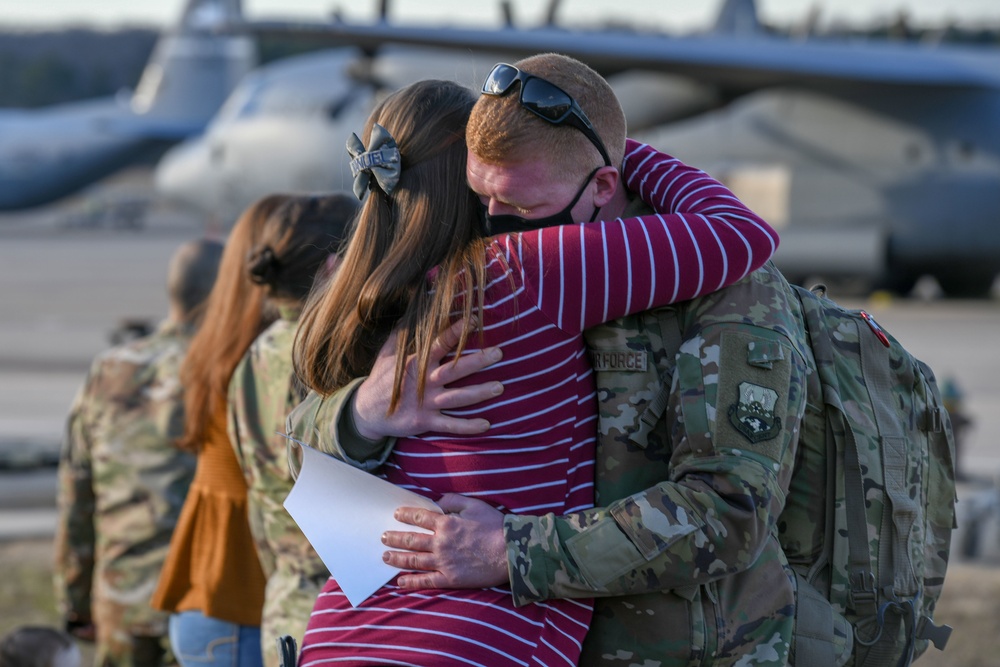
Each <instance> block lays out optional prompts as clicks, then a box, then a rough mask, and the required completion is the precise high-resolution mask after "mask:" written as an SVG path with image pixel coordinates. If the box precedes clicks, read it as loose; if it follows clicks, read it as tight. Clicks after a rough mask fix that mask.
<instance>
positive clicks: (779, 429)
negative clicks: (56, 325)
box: [289, 56, 810, 667]
mask: <svg viewBox="0 0 1000 667" xmlns="http://www.w3.org/2000/svg"><path fill="white" fill-rule="evenodd" d="M518 67H519V68H520V69H521V70H522V71H528V72H531V73H532V74H538V75H541V76H544V77H545V78H546V79H548V80H550V81H553V82H555V83H556V84H557V85H559V86H560V87H562V88H564V89H565V90H567V91H569V92H571V93H573V92H574V82H573V79H572V77H573V76H574V75H577V74H578V73H579V68H580V67H581V65H580V64H579V63H576V62H575V61H571V59H566V58H553V57H551V56H542V57H540V58H539V57H535V58H531V59H528V60H526V61H522V62H521V63H518ZM523 84H524V81H523V80H522V83H521V85H523ZM519 102H520V100H519V99H518V96H517V95H516V94H510V95H506V96H499V97H496V96H483V97H482V98H481V99H480V102H479V103H477V106H476V109H475V110H474V111H473V118H472V120H471V121H470V125H469V137H468V139H469V144H470V150H471V151H472V152H473V153H476V152H477V151H478V150H479V149H481V148H482V147H483V146H484V145H486V147H487V150H488V149H489V148H490V147H491V146H495V144H496V140H495V139H494V137H505V138H506V141H507V142H508V143H510V139H509V137H511V136H517V137H519V139H518V141H525V142H530V141H531V139H530V132H528V131H527V130H526V131H525V133H524V134H518V133H516V132H514V131H512V130H511V128H510V126H509V125H503V123H504V122H505V117H506V118H511V117H513V116H515V115H521V116H527V115H526V114H524V112H523V111H522V110H521V109H520V104H519ZM587 113H588V115H589V113H590V111H589V109H588V110H587ZM535 125H536V126H537V127H536V130H535V131H538V132H545V131H548V130H547V129H546V128H547V127H548V125H546V124H544V123H541V124H539V123H535ZM477 133H479V136H477ZM603 138H604V139H605V142H606V143H609V144H611V143H613V142H615V141H624V137H621V138H618V137H615V138H613V139H609V138H608V137H603ZM501 164H505V163H502V162H501ZM511 172H512V173H516V166H514V167H512V168H511ZM557 178H558V175H557V174H555V173H554V175H553V179H557ZM632 206H633V207H636V206H640V207H641V202H638V203H636V204H633V205H632ZM664 208H666V209H667V210H669V209H670V202H664ZM639 212H640V211H637V210H635V209H634V208H633V209H632V210H627V211H624V212H622V211H607V210H602V211H601V214H602V216H604V217H610V216H612V215H636V214H638V213H639ZM526 217H529V218H530V216H526ZM586 338H587V342H588V346H589V347H590V349H591V354H592V361H593V365H594V369H595V372H596V379H597V386H598V399H599V402H600V420H599V425H598V428H599V435H598V450H597V470H596V474H597V480H596V486H597V504H598V507H595V508H593V509H589V510H583V511H580V512H574V513H572V514H570V515H567V516H563V517H557V516H554V515H551V514H549V515H544V516H541V517H531V516H516V515H506V516H503V515H501V514H500V513H499V512H496V511H495V510H493V509H492V508H489V507H488V506H486V505H485V504H483V503H480V502H479V501H476V500H474V499H460V500H458V499H454V498H453V499H449V502H448V505H449V506H448V510H449V513H447V514H445V515H433V516H432V515H431V514H432V513H428V512H422V511H418V510H400V511H399V512H398V513H397V519H400V520H402V521H404V522H406V523H411V524H414V525H420V526H422V527H424V528H430V529H431V530H433V531H434V532H435V534H434V536H432V537H427V536H422V535H417V534H414V533H405V532H390V533H387V534H386V536H385V538H384V541H385V543H386V544H387V545H388V546H390V547H392V548H405V549H411V550H416V551H418V552H422V553H417V554H414V553H412V552H409V553H405V552H389V553H388V562H390V563H391V564H393V565H396V566H397V567H401V568H407V569H415V570H423V571H426V573H425V574H413V575H408V576H405V577H401V579H400V585H403V586H405V587H467V586H471V587H476V586H485V585H494V584H496V583H498V582H499V581H509V582H510V584H511V587H512V592H513V595H514V597H515V599H516V601H517V602H518V604H526V603H529V602H535V601H539V600H545V599H551V598H559V597H589V596H596V597H598V600H597V604H596V607H595V611H594V619H593V622H592V625H591V631H590V633H589V634H588V636H587V639H586V641H585V644H584V650H583V655H582V657H581V660H580V664H581V665H588V666H589V665H609V666H613V665H623V666H624V665H642V666H643V667H652V666H655V665H678V664H698V663H701V664H717V665H720V664H726V665H736V664H744V665H750V664H753V665H784V664H787V663H788V662H789V661H790V658H791V655H790V653H791V650H792V648H791V643H792V630H793V626H794V613H795V597H794V586H795V584H794V576H793V574H792V572H791V570H790V568H789V567H788V563H787V561H786V559H785V557H784V554H783V552H782V550H781V548H780V546H779V544H778V540H777V525H776V523H777V518H778V516H779V514H780V513H781V510H782V508H783V504H784V499H785V496H786V494H787V492H788V485H789V480H790V477H791V472H792V468H793V465H794V462H795V455H796V447H797V442H798V437H799V429H798V425H799V422H800V420H801V418H802V416H803V414H804V411H805V397H806V392H805V383H806V378H807V374H808V371H807V368H808V364H809V362H808V360H809V358H810V355H809V351H808V349H807V346H806V338H805V332H804V329H803V326H802V320H801V315H800V313H799V309H798V302H797V300H796V299H795V296H794V294H793V293H792V291H791V289H790V287H789V285H788V284H787V282H786V281H785V279H784V278H783V277H782V276H781V274H780V273H779V272H778V271H777V270H776V269H775V268H774V267H773V265H771V264H767V265H765V267H763V268H761V269H759V270H758V271H756V272H754V273H753V274H752V275H750V276H748V277H747V278H746V279H744V280H743V281H741V282H739V283H737V284H735V285H733V286H731V287H728V288H725V289H723V290H721V291H719V292H716V293H714V294H710V295H708V296H706V297H702V298H699V299H695V300H692V301H690V302H687V303H683V304H680V305H677V306H673V307H670V308H664V309H658V310H655V311H649V312H646V313H641V314H639V315H635V316H632V317H628V318H624V319H622V320H618V321H616V322H612V323H609V324H606V325H602V326H599V327H595V328H594V329H592V330H590V331H588V332H587V334H586ZM445 347H446V345H445ZM473 361H474V360H469V361H468V362H467V363H469V364H470V367H471V364H472V363H473ZM483 361H484V362H485V360H483ZM391 370H392V369H391V366H390V365H389V364H385V365H380V364H376V367H375V368H374V369H373V371H372V374H371V375H370V376H369V377H368V378H367V379H365V380H363V381H362V380H359V381H356V382H355V383H352V384H351V385H348V387H346V388H345V389H344V390H342V391H341V392H339V393H338V394H335V395H334V396H332V397H331V398H330V399H328V400H326V401H320V400H319V398H318V397H312V396H311V397H310V398H309V399H307V401H306V402H305V403H304V404H303V405H301V406H300V407H299V408H298V409H297V410H296V413H293V417H297V419H290V422H291V423H290V426H289V428H293V427H294V428H295V429H296V434H297V435H299V436H300V437H303V438H306V439H307V440H308V439H311V440H313V441H315V443H316V444H317V445H318V446H319V447H321V448H323V449H329V450H331V451H336V452H338V453H340V454H341V455H342V456H344V457H345V458H347V459H350V460H352V461H354V462H356V463H358V464H361V465H364V466H365V467H367V468H369V469H371V468H373V467H375V466H376V465H377V464H378V463H379V462H380V461H382V460H384V457H385V452H386V450H385V449H384V448H383V444H384V443H380V442H378V441H374V440H365V439H364V438H363V437H362V436H365V435H366V436H369V437H371V436H380V435H396V436H400V435H407V434H409V433H418V432H420V431H421V430H426V429H428V428H430V425H431V424H433V428H434V429H435V430H450V429H456V430H458V429H467V428H472V425H469V424H464V425H463V424H461V423H460V422H459V421H457V420H456V419H455V415H454V414H452V415H448V414H442V412H441V410H442V409H444V408H456V407H461V405H462V404H463V403H467V402H470V401H473V400H475V392H476V391H489V390H490V388H487V387H482V388H468V389H467V390H463V391H464V393H461V392H456V391H455V390H453V389H449V388H448V386H447V385H448V383H449V382H451V381H454V380H455V379H457V377H458V376H459V375H460V374H461V372H464V370H467V369H458V368H455V367H452V366H451V365H450V364H447V365H445V366H439V367H437V368H434V369H433V372H432V375H436V377H435V378H434V379H433V381H431V379H430V377H429V381H428V389H427V390H426V393H425V397H424V403H423V406H418V405H417V404H416V402H415V401H411V402H407V399H405V398H404V399H403V405H404V408H401V410H400V411H398V412H397V413H394V414H392V415H389V416H387V414H388V411H387V409H386V408H387V399H385V398H384V391H380V390H379V387H384V386H385V382H387V381H388V380H387V377H388V379H389V380H391V375H390V374H391ZM460 370H461V372H460ZM404 386H405V385H404Z"/></svg>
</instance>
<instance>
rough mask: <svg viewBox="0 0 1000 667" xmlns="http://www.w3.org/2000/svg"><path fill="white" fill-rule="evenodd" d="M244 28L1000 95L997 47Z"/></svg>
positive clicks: (821, 87) (814, 82)
mask: <svg viewBox="0 0 1000 667" xmlns="http://www.w3.org/2000/svg"><path fill="white" fill-rule="evenodd" d="M244 28H245V29H247V30H250V31H252V32H254V33H257V34H263V35H285V36H288V35H303V36H309V37H314V38H329V39H331V40H336V41H337V42H339V43H351V44H357V45H359V46H362V47H363V48H366V49H371V50H374V49H377V48H378V47H379V46H380V45H382V44H385V43H397V44H412V45H422V46H436V47H443V48H452V49H457V50H465V51H482V50H493V51H504V52H508V53H515V54H523V55H530V54H534V53H542V52H547V51H554V52H558V53H564V54H566V55H570V56H573V57H575V58H578V59H580V60H583V61H584V62H586V63H588V64H590V65H591V66H592V67H594V68H595V69H598V70H600V71H601V72H602V73H604V74H610V73H614V72H618V71H623V70H627V69H633V68H638V69H650V70H659V71H668V72H670V73H672V74H676V75H680V76H688V77H692V78H694V79H696V80H698V81H700V82H702V83H712V84H715V85H717V86H719V87H721V88H723V89H725V90H728V91H730V92H732V93H736V94H739V93H745V92H750V91H752V90H756V89H759V88H764V87H772V86H781V85H794V86H798V87H804V88H809V89H813V90H818V91H825V92H831V93H836V92H838V91H840V90H842V89H844V87H845V86H850V87H851V89H852V90H855V91H856V90H857V88H858V86H859V85H861V86H864V85H870V86H873V87H879V88H880V89H883V90H884V88H885V87H886V86H890V87H896V88H899V89H907V88H909V89H920V88H933V89H937V90H939V91H942V90H955V91H968V90H975V89H984V88H988V89H996V88H1000V58H998V56H997V51H996V49H986V48H982V49H977V48H973V47H969V48H964V49H960V48H956V47H948V48H947V49H938V48H935V47H927V46H922V45H919V44H908V43H898V42H891V43H889V42H883V43H879V42H876V41H847V40H837V41H834V40H827V39H821V38H810V39H808V40H793V39H788V38H783V37H782V38H779V37H771V36H767V35H747V36H741V35H729V34H718V33H716V34H712V33H710V34H703V35H690V36H667V35H659V34H650V33H633V32H625V31H611V30H606V31H580V30H565V29H561V28H556V27H545V28H537V29H527V30H526V29H517V28H513V27H503V28H497V29H490V30H486V29H471V28H433V27H425V26H400V25H390V24H388V23H385V22H381V23H376V24H370V25H360V24H359V25H351V24H347V23H343V22H339V21H335V22H330V23H302V22H278V21H268V22H254V23H247V24H246V25H245V26H244Z"/></svg>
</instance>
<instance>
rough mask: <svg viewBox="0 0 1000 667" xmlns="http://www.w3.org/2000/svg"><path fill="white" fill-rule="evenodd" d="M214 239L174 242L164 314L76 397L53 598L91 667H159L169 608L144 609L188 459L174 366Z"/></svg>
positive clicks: (62, 483) (207, 273) (97, 363)
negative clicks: (179, 443)
mask: <svg viewBox="0 0 1000 667" xmlns="http://www.w3.org/2000/svg"><path fill="white" fill-rule="evenodd" d="M221 254H222V245H221V244H220V243H218V242H216V241H207V240H201V241H195V242H191V243H187V244H185V245H183V246H181V248H180V249H178V251H177V252H176V253H175V254H174V257H173V259H172V261H171V265H170V271H169V276H168V281H167V292H168V295H169V302H170V313H169V315H168V317H167V319H165V320H164V321H163V322H162V323H161V324H160V325H159V326H158V327H157V329H156V330H155V331H154V332H153V333H152V334H150V335H149V336H146V337H142V338H138V339H136V340H133V341H130V342H128V343H125V344H123V345H120V346H118V347H115V348H112V349H110V350H107V351H106V352H103V353H102V354H100V355H98V357H97V358H96V359H95V360H94V362H93V364H92V365H91V368H90V372H89V374H88V375H87V379H86V380H85V382H84V384H83V387H82V388H81V389H80V391H79V392H78V393H77V396H76V398H75V400H74V402H73V406H72V408H71V410H70V414H69V418H68V421H67V429H66V439H65V442H64V445H63V448H62V452H61V455H60V462H59V491H58V502H59V523H58V526H57V531H56V549H55V551H56V567H55V587H56V599H57V603H58V606H59V610H60V613H61V615H62V617H63V620H64V622H65V624H66V627H67V629H68V630H70V631H71V632H73V633H74V634H75V635H77V636H79V637H81V638H85V639H89V638H92V637H94V636H95V634H96V641H97V647H96V648H97V651H96V664H97V665H126V666H127V665H158V664H161V661H162V660H164V658H165V656H166V655H167V653H166V652H167V650H168V648H169V643H168V641H167V618H168V617H167V614H164V613H162V612H159V611H155V610H153V609H152V608H151V607H150V606H149V600H150V596H151V595H152V592H153V590H154V589H155V588H156V584H157V581H158V578H159V575H160V569H161V567H162V565H163V561H164V558H165V557H166V553H167V547H168V545H169V543H170V536H171V534H172V532H173V528H174V524H175V523H176V521H177V517H178V515H179V513H180V509H181V506H182V505H183V502H184V498H185V495H186V494H187V489H188V485H189V484H190V482H191V478H192V475H193V474H194V467H195V460H194V457H193V456H191V455H190V454H188V453H186V452H183V451H181V450H180V449H178V448H177V447H175V446H174V440H175V439H176V438H177V437H178V436H180V434H181V433H182V430H183V422H184V420H183V400H182V391H181V385H180V380H179V368H180V363H181V360H182V358H183V356H184V352H185V349H186V347H187V344H188V341H189V340H190V337H191V335H192V333H193V332H194V328H195V326H196V324H197V321H198V314H199V312H200V308H199V306H201V305H202V303H203V302H204V300H205V297H207V296H208V293H209V291H210V290H211V288H212V284H213V282H214V281H215V275H216V271H217V269H218V264H219V258H220V257H221Z"/></svg>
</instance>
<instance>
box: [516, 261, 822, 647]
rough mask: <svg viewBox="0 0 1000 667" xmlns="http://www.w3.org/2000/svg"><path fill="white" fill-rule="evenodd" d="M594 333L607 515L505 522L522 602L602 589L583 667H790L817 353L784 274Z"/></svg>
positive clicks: (598, 511)
mask: <svg viewBox="0 0 1000 667" xmlns="http://www.w3.org/2000/svg"><path fill="white" fill-rule="evenodd" d="M586 335H587V342H588V346H589V347H590V349H591V355H592V358H593V361H594V367H595V371H596V376H597V386H598V396H599V401H600V426H599V428H600V432H599V438H598V452H597V495H598V502H597V504H598V507H595V508H594V509H591V510H585V511H581V512H576V513H573V514H571V515H567V516H562V517H556V516H553V515H551V514H550V515H545V516H541V517H527V516H525V517H522V516H514V515H508V516H507V517H506V519H505V523H504V529H505V531H506V539H507V545H508V567H509V573H510V577H511V584H512V589H513V594H514V596H515V599H516V601H517V603H518V604H526V603H528V602H532V601H537V600H544V599H549V598H562V597H589V596H598V597H599V598H600V599H599V600H598V604H597V607H596V609H595V612H594V620H593V623H592V625H591V631H590V634H589V635H588V636H587V640H586V643H585V646H584V653H583V657H582V658H581V661H580V664H581V665H642V666H644V667H649V666H654V665H680V664H684V665H686V664H703V663H704V664H713V665H719V664H726V665H730V664H746V665H750V664H753V665H762V664H766V665H783V664H786V663H787V662H788V654H789V649H790V642H791V633H792V629H793V619H794V579H793V576H792V573H791V570H790V569H789V568H788V564H787V561H786V559H785V557H784V554H783V552H782V551H781V548H780V547H779V545H778V541H777V538H776V535H777V526H776V521H777V518H778V515H779V514H780V513H781V510H782V508H783V505H784V500H785V496H786V493H787V492H788V485H789V481H790V477H791V472H792V468H793V464H794V461H795V451H796V446H797V442H798V437H799V428H798V426H799V422H800V420H801V418H802V416H803V413H804V411H805V398H806V392H805V382H806V375H807V367H808V366H807V364H808V361H807V359H810V358H811V356H810V353H809V351H808V349H807V347H806V341H805V333H804V330H803V328H802V325H801V317H800V313H799V310H798V302H797V301H796V299H795V296H794V294H793V293H792V292H791V291H790V289H789V286H788V284H787V282H785V280H784V278H783V277H782V276H781V275H780V273H778V272H777V271H776V270H775V269H774V267H773V265H771V264H767V265H765V266H764V267H763V268H761V269H759V270H758V271H756V272H754V273H753V274H751V275H750V276H748V277H747V278H746V279H744V280H743V281H741V282H740V283H737V284H736V285H733V286H732V287H729V288H726V289H724V290H721V291H719V292H715V293H713V294H710V295H708V296H706V297H702V298H700V299H695V300H692V301H689V302H686V303H683V304H678V305H676V306H673V307H671V308H665V309H659V310H657V311H650V312H646V313H641V314H639V315H636V316H633V317H629V318H624V319H622V320H617V321H615V322H612V323H609V324H606V325H602V326H598V327H595V328H594V329H591V330H590V331H588V332H587V334H586ZM663 386H666V387H669V389H668V390H665V391H662V392H661V387H663ZM658 402H659V405H657V403H658ZM661 415H662V417H661ZM644 422H645V423H644Z"/></svg>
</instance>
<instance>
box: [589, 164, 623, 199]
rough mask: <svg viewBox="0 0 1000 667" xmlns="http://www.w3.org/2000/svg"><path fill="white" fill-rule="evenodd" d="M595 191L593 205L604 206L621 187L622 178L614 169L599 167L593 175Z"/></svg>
mask: <svg viewBox="0 0 1000 667" xmlns="http://www.w3.org/2000/svg"><path fill="white" fill-rule="evenodd" d="M594 183H595V184H596V185H597V189H596V190H595V192H594V205H595V206H604V205H605V204H607V203H608V202H609V201H611V199H612V198H613V197H614V196H615V194H616V193H617V192H618V188H620V187H621V186H622V177H621V174H620V173H618V170H617V169H615V168H614V167H601V168H600V169H598V170H597V173H596V174H594Z"/></svg>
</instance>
